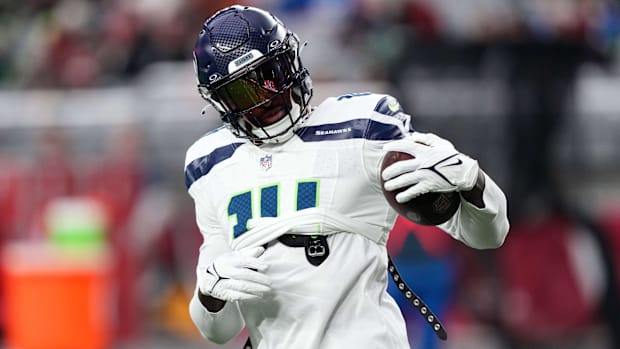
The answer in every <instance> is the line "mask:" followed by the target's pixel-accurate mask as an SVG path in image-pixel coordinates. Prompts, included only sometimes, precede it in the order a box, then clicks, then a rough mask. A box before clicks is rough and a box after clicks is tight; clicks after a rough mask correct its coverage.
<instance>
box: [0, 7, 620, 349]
mask: <svg viewBox="0 0 620 349" xmlns="http://www.w3.org/2000/svg"><path fill="white" fill-rule="evenodd" d="M234 3H236V1H228V0H208V1H205V0H136V1H121V0H24V1H0V93H1V92H3V91H15V90H23V91H29V90H33V89H49V90H63V91H64V90H71V89H76V88H107V87H118V86H125V85H130V84H131V83H132V81H133V80H134V79H135V78H139V77H140V76H141V74H142V73H143V72H144V71H145V70H146V69H148V67H149V66H150V65H152V64H154V63H159V62H179V63H180V64H182V65H186V66H190V65H191V63H190V60H191V51H192V47H193V45H194V38H195V35H196V32H197V28H199V26H200V25H201V23H202V22H203V21H204V19H205V18H207V17H208V16H209V15H211V14H213V13H214V12H215V11H216V10H218V9H220V8H222V7H225V6H228V5H232V4H234ZM243 4H247V5H256V6H259V7H263V8H266V9H268V10H271V11H272V12H274V13H275V14H277V15H278V16H279V17H281V18H282V19H283V20H284V21H285V22H286V23H287V25H288V26H289V27H291V28H292V29H293V30H294V31H296V32H298V34H299V35H300V36H301V37H302V39H304V40H308V41H309V43H310V45H309V46H308V48H307V49H306V50H307V51H305V52H304V55H306V56H305V59H306V58H307V59H306V60H305V62H306V64H307V65H308V66H309V68H310V70H311V72H312V75H313V77H314V79H315V80H317V81H318V83H319V85H320V83H321V82H325V81H334V80H344V81H348V82H353V83H354V82H355V81H364V80H378V81H385V82H387V84H388V86H390V89H391V90H392V92H393V94H394V95H396V96H397V97H399V99H400V100H401V102H402V103H403V104H404V105H405V107H406V109H407V110H408V111H409V112H410V113H411V114H413V115H414V116H415V117H414V120H415V122H416V123H415V126H416V127H419V128H420V129H421V130H426V131H433V132H438V133H441V132H445V133H446V134H448V135H449V136H450V137H449V138H450V139H454V140H455V141H456V142H465V141H468V140H469V141H471V142H472V143H475V142H480V143H479V144H478V145H477V146H476V145H475V144H474V145H469V146H466V147H465V148H468V147H469V150H471V151H473V152H474V155H475V154H476V151H477V153H478V154H482V153H485V152H489V153H492V154H493V155H494V156H495V158H492V159H502V160H503V159H508V160H505V161H503V162H500V161H498V162H495V163H490V164H486V165H483V167H484V168H487V169H490V170H491V171H498V172H499V171H501V172H503V173H506V174H507V175H506V176H505V177H504V178H505V179H504V180H502V183H500V184H501V185H502V187H504V188H505V190H506V192H507V194H508V198H509V208H510V215H509V216H510V219H511V222H512V230H511V233H510V235H509V238H508V240H507V242H506V245H505V246H504V247H502V248H501V249H499V250H498V251H494V252H484V251H471V250H468V249H466V248H464V247H463V246H461V245H459V244H457V243H456V242H454V241H453V240H451V239H450V238H449V237H447V236H446V235H445V234H441V233H440V232H438V231H437V229H436V228H429V227H421V226H416V225H413V224H411V223H409V222H406V221H405V220H403V219H399V221H398V222H397V225H396V227H395V229H394V231H393V233H392V238H391V239H390V242H389V245H388V248H389V251H390V253H391V255H392V256H393V257H395V261H396V263H397V265H399V266H401V268H400V269H401V272H402V274H403V275H404V276H405V277H406V279H407V280H412V281H411V283H412V285H411V286H413V288H414V289H416V290H417V291H418V292H419V293H420V295H421V296H422V298H423V299H425V300H426V301H427V302H428V303H429V305H430V306H431V308H433V309H434V310H435V311H436V312H437V313H438V315H439V316H440V318H442V319H443V320H444V322H446V325H447V327H448V331H449V332H450V330H451V329H452V332H450V334H451V335H454V337H455V338H457V339H458V341H459V342H458V343H460V344H463V345H465V346H464V347H467V346H466V345H467V340H468V339H470V340H472V343H474V344H471V346H470V347H476V348H479V347H489V348H510V349H513V348H515V349H517V348H559V347H561V348H586V347H587V348H618V347H620V301H619V299H620V291H619V289H620V281H619V280H620V257H618V251H620V219H619V218H618V217H620V209H612V210H610V211H609V212H607V211H606V212H596V214H595V215H591V214H586V213H585V212H582V211H580V210H579V209H578V207H576V206H574V205H573V204H574V203H573V202H570V201H569V200H567V199H566V197H565V196H564V192H565V191H566V189H567V188H566V187H563V186H562V185H561V183H559V182H558V181H557V177H558V176H557V175H558V173H557V172H558V171H557V170H558V167H557V166H556V165H557V164H556V161H555V159H554V157H555V156H556V155H557V152H554V146H555V145H556V143H555V140H556V139H557V138H558V137H559V134H558V132H559V131H560V130H561V129H562V126H563V125H566V124H570V123H571V122H574V117H575V115H573V114H574V110H573V107H574V105H573V103H574V96H575V84H576V81H577V80H578V77H579V74H580V71H581V69H582V68H583V67H584V66H585V65H591V64H593V65H596V66H597V67H599V68H600V69H601V70H603V71H606V72H608V73H609V74H610V75H613V76H616V77H617V76H619V75H620V70H619V69H618V68H619V65H618V57H617V53H618V52H619V50H620V46H619V43H620V3H619V2H618V1H614V0H545V1H538V0H465V1H451V0H387V1H385V0H252V1H245V2H243ZM326 61H329V62H330V64H326V63H325V62H326ZM190 69H191V68H190ZM489 76H491V77H492V78H493V79H497V80H500V81H501V83H502V86H506V91H507V93H506V95H507V97H506V98H505V99H502V100H501V103H503V106H504V108H505V109H504V111H502V113H501V115H494V116H493V120H491V121H484V122H487V123H488V124H487V125H494V129H493V131H496V133H497V134H499V135H500V136H499V138H501V139H500V143H498V144H495V146H497V147H498V148H501V149H487V148H485V146H484V143H482V142H484V141H485V139H488V138H489V137H490V136H491V133H493V132H492V131H491V130H490V129H485V131H489V132H482V133H481V132H480V130H481V129H484V128H481V127H480V125H485V124H482V122H483V121H475V122H471V120H477V118H478V116H479V115H457V114H458V111H457V114H455V115H450V116H454V118H452V119H450V118H438V119H436V120H435V119H433V118H430V117H428V115H424V113H423V112H421V109H418V108H420V106H419V105H418V104H416V102H426V103H436V104H449V103H448V102H446V98H445V97H446V96H445V94H444V92H445V93H447V92H449V91H439V92H437V93H432V94H430V95H427V96H428V97H429V99H430V101H427V100H414V99H412V98H409V97H411V96H412V95H413V96H417V95H416V94H415V93H413V92H415V91H417V90H418V89H419V88H420V86H419V85H418V82H419V81H423V82H427V81H429V80H432V81H442V80H444V79H445V80H449V81H452V80H453V79H455V78H457V79H460V78H467V79H470V80H476V79H478V80H484V79H486V78H488V77H489ZM470 80H468V81H470ZM352 92H357V91H352ZM459 92H461V91H459ZM197 98H198V97H197ZM314 102H315V103H318V102H319V101H318V100H315V101H314ZM478 103H480V104H484V103H488V101H485V100H480V101H476V103H475V105H478ZM421 104H423V103H421ZM0 108H1V106H0ZM457 108H458V107H457ZM196 114H198V113H196ZM463 114H465V113H464V112H463ZM85 116H88V113H85ZM616 116H617V115H616ZM498 120H499V121H498ZM616 125H617V123H616ZM149 126H153V125H131V127H127V128H124V127H120V128H119V127H116V126H109V127H106V128H105V130H100V129H90V130H88V131H87V134H89V135H90V136H88V137H91V136H92V138H89V139H86V140H85V139H83V138H80V137H72V136H74V135H75V134H77V133H83V134H86V133H84V131H83V130H78V129H76V128H62V127H56V128H54V127H53V128H50V129H39V128H34V129H32V130H24V129H11V128H6V129H0V146H2V145H9V144H20V145H21V144H23V143H24V142H25V141H24V140H27V142H30V143H33V145H31V148H32V151H30V152H24V151H18V152H16V151H14V150H15V149H14V148H13V149H12V151H10V150H9V149H8V147H7V148H4V149H3V148H1V147H0V242H1V243H6V242H8V241H9V240H13V239H25V240H38V239H43V238H45V235H46V234H48V233H49V232H47V231H46V226H45V224H44V223H45V221H44V220H45V215H44V213H45V212H46V208H47V207H48V206H49V205H50V203H53V202H54V201H55V200H56V199H59V198H63V197H88V198H94V199H95V200H97V202H99V203H101V204H102V206H103V207H104V210H105V212H106V215H107V217H108V218H107V219H108V221H107V227H106V230H107V235H108V236H107V240H109V243H110V245H111V246H112V247H113V249H114V251H115V258H116V263H115V273H114V274H115V281H116V283H117V285H118V290H117V291H118V300H117V302H118V304H116V306H117V310H116V316H117V321H116V331H117V332H116V334H115V336H116V338H119V339H120V340H127V339H129V338H134V337H135V336H139V335H140V334H141V333H143V331H145V330H146V327H148V326H150V325H152V324H153V323H156V324H157V326H159V328H165V330H166V331H167V332H168V333H172V334H174V335H175V336H179V337H183V338H191V339H192V340H193V339H195V338H196V335H197V333H196V331H194V330H193V327H192V325H191V324H190V323H189V319H188V318H187V311H186V310H187V304H186V302H187V299H188V294H189V293H190V292H191V287H193V284H192V282H193V274H192V273H193V269H192V268H193V263H194V258H196V256H197V252H198V251H197V247H198V244H199V243H200V235H199V234H198V231H197V230H196V229H197V228H196V227H195V224H194V217H193V211H192V207H191V202H189V198H188V197H186V196H184V195H185V193H182V191H183V188H182V178H181V172H180V168H181V167H182V164H180V163H173V164H171V163H169V162H167V161H164V160H162V158H160V157H158V156H161V154H159V153H157V152H154V151H153V149H158V148H159V147H161V145H158V144H159V142H163V140H162V139H161V138H158V137H156V136H153V133H152V131H147V130H146V129H147V128H148V127H149ZM166 131H167V132H169V133H170V134H173V133H174V132H175V131H176V133H174V135H175V137H180V138H183V137H184V136H183V135H180V134H181V133H183V132H185V131H186V130H183V129H182V126H179V127H176V128H175V129H170V130H166ZM182 131H183V132H182ZM192 131H193V132H198V131H199V130H196V129H195V127H194V129H193V130H192ZM149 132H151V133H149ZM469 133H471V134H473V136H469V135H468V134H469ZM26 134H27V135H28V136H27V137H24V135H26ZM102 134H105V135H106V136H105V137H107V138H105V140H102V139H101V137H102ZM185 134H187V132H186V133H185ZM76 140H77V141H76ZM190 141H191V140H189V139H188V140H187V142H190ZM20 142H21V143H20ZM92 143H97V145H96V146H94V145H93V144H92ZM177 144H178V143H177ZM459 149H460V146H459ZM184 150H185V149H176V148H175V149H174V151H177V152H178V154H174V157H175V158H178V161H179V162H182V157H183V155H184V154H183V152H184ZM169 151H170V149H169ZM25 154H26V155H25ZM476 157H477V158H478V156H476ZM481 158H483V159H484V156H482V157H481ZM499 167H501V168H499ZM561 169H562V168H561ZM610 169H611V170H613V171H612V172H611V173H612V175H614V174H619V173H620V168H617V169H612V168H611V166H610V167H606V170H610ZM575 171H579V170H575ZM580 171H582V174H584V173H587V171H588V170H587V169H580ZM616 171H617V172H616ZM493 177H496V176H493ZM500 178H502V177H501V176H500ZM171 183H172V184H171ZM613 183H617V182H613ZM612 185H613V184H612ZM162 189H163V192H162ZM618 204H619V205H620V202H619V203H618ZM390 291H391V292H393V293H394V295H395V297H396V298H397V299H398V301H399V303H400V304H401V305H402V306H403V313H404V314H405V316H406V317H407V318H408V323H409V324H410V327H411V328H410V331H411V333H412V335H411V338H412V341H413V345H414V347H415V348H416V349H433V348H439V347H442V346H441V345H440V343H439V342H438V341H437V340H436V338H435V337H434V336H433V333H432V332H431V331H429V330H428V329H427V327H426V326H425V325H424V324H423V321H421V320H420V319H418V315H417V314H416V313H415V312H413V311H411V310H412V308H411V309H410V308H409V305H407V304H406V302H405V300H403V299H401V298H399V297H400V295H399V294H398V292H397V290H394V289H393V285H391V286H390ZM0 300H1V295H0ZM1 307H2V304H1V302H0V308H1ZM8 321H11V319H2V322H1V323H2V324H6V322H8ZM0 327H1V326H0ZM472 337H477V342H473V339H471V338H472ZM458 343H456V344H450V341H449V342H448V344H446V348H451V347H458ZM481 343H484V344H485V345H482V346H479V345H480V344H481Z"/></svg>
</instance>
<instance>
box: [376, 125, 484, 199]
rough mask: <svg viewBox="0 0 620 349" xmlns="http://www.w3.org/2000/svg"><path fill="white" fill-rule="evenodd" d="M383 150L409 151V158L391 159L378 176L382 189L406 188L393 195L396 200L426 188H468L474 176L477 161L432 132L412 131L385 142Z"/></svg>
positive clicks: (451, 189) (434, 190)
mask: <svg viewBox="0 0 620 349" xmlns="http://www.w3.org/2000/svg"><path fill="white" fill-rule="evenodd" d="M383 150H384V151H386V152H388V151H400V152H404V153H408V154H410V155H413V156H414V157H415V158H414V159H411V160H403V161H398V162H395V163H394V164H392V165H390V166H388V167H387V168H386V169H385V170H383V173H382V174H381V176H382V177H383V179H384V180H386V182H385V184H384V187H385V190H388V191H393V190H396V189H401V188H407V187H408V188H407V189H405V190H403V191H402V192H400V193H398V194H397V195H396V201H397V202H399V203H404V202H407V201H409V200H411V199H413V198H415V197H417V196H419V195H421V194H424V193H428V192H450V191H467V190H471V189H472V188H473V187H474V185H475V184H476V180H477V178H478V170H479V167H478V162H477V161H476V160H474V159H472V158H470V157H469V156H467V155H464V154H461V153H459V152H458V151H457V150H456V149H454V146H453V145H452V143H450V142H449V141H447V140H445V139H443V138H440V137H438V136H436V135H434V134H432V133H419V132H414V133H413V134H411V135H410V136H408V137H406V138H403V139H399V140H397V141H393V142H390V143H387V144H385V145H384V146H383Z"/></svg>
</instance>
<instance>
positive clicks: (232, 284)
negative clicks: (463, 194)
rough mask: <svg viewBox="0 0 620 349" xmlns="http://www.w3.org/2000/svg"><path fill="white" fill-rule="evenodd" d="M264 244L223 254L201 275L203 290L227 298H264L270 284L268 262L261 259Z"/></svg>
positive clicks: (199, 283) (226, 299)
mask: <svg viewBox="0 0 620 349" xmlns="http://www.w3.org/2000/svg"><path fill="white" fill-rule="evenodd" d="M264 251H265V249H264V248H263V247H260V246H259V247H252V248H246V249H241V250H239V251H231V252H229V253H226V254H223V255H221V256H219V257H217V258H215V260H214V261H213V263H211V265H210V266H208V267H207V270H206V272H205V273H202V275H199V276H198V289H199V291H200V293H202V294H204V295H208V296H211V297H214V298H217V299H221V300H223V301H238V300H247V299H253V298H260V297H261V296H263V295H264V294H265V293H266V292H268V291H269V290H270V289H271V287H270V284H271V282H270V280H269V278H268V277H267V276H266V275H265V274H264V273H263V272H264V271H265V270H266V269H267V265H266V264H265V263H263V262H261V261H259V259H258V257H259V256H260V255H261V254H263V252H264Z"/></svg>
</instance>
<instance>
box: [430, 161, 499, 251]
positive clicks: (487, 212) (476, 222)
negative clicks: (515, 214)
mask: <svg viewBox="0 0 620 349" xmlns="http://www.w3.org/2000/svg"><path fill="white" fill-rule="evenodd" d="M481 173H482V174H483V176H484V189H483V191H482V203H483V205H482V208H480V207H478V206H479V205H477V204H476V201H477V203H478V204H479V203H480V202H479V200H480V197H476V195H475V193H471V194H474V195H473V198H472V197H470V198H465V200H463V202H462V203H461V207H460V209H459V211H458V212H457V214H455V216H454V217H452V218H451V219H450V220H449V221H447V222H446V223H444V224H442V225H441V226H440V228H442V229H443V230H445V231H446V232H447V233H448V234H450V235H452V236H453V237H454V238H456V239H458V240H460V241H462V242H464V243H465V244H466V245H468V246H470V247H473V248H478V249H490V248H497V247H499V246H501V245H502V244H503V243H504V240H505V239H506V235H507V234H508V229H509V227H510V224H509V222H508V217H507V214H506V213H507V204H506V196H505V195H504V193H503V192H502V190H501V189H500V188H499V186H497V184H495V182H494V181H493V180H492V179H491V178H490V177H489V176H487V175H486V174H484V173H483V172H482V171H481ZM474 190H477V189H474ZM465 196H467V194H466V195H465ZM465 196H464V197H465ZM471 200H473V201H474V202H472V201H471Z"/></svg>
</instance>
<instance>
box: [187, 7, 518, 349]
mask: <svg viewBox="0 0 620 349" xmlns="http://www.w3.org/2000/svg"><path fill="white" fill-rule="evenodd" d="M301 47H302V44H301V43H300V41H299V39H298V37H297V35H296V34H295V33H293V32H291V31H290V30H289V29H288V28H287V27H286V26H285V25H284V24H283V23H282V22H281V21H280V20H279V19H277V18H276V17H274V16H273V15H272V14H270V13H268V12H266V11H263V10H260V9H257V8H253V7H247V6H232V7H228V8H225V9H223V10H221V11H219V12H218V13H216V14H215V15H213V16H212V17H210V18H209V19H207V20H206V22H205V23H204V25H203V27H202V30H201V31H200V33H199V35H198V39H197V42H196V46H195V49H194V61H195V69H196V75H197V79H198V91H199V93H200V95H201V96H202V97H203V98H204V99H205V100H206V101H207V102H208V103H209V105H210V106H212V107H214V108H215V109H216V110H217V111H218V112H219V114H220V116H221V119H222V121H223V124H224V125H223V126H222V127H220V128H217V129H215V130H213V131H212V132H210V133H208V134H206V135H204V136H203V137H202V138H200V139H198V140H197V141H196V142H195V143H194V144H193V145H192V146H191V147H190V148H189V149H188V151H187V157H186V161H185V178H186V186H187V188H188V191H189V194H190V195H191V197H192V198H193V200H194V202H195V209H196V221H197V224H198V227H199V228H200V231H201V233H202V235H203V238H204V242H203V244H202V245H201V246H200V255H199V260H198V265H197V268H196V277H197V282H196V290H195V294H194V296H193V298H192V300H191V302H190V306H189V311H190V315H191V318H192V320H193V321H194V323H195V325H196V326H197V328H198V329H199V331H200V332H201V334H202V335H203V336H204V337H205V338H207V339H209V340H210V341H212V342H215V343H225V342H228V341H229V340H231V339H232V338H234V337H235V336H237V335H238V334H239V333H240V331H241V330H242V329H243V328H244V326H245V327H246V328H247V330H248V333H249V336H250V339H251V343H252V345H253V347H254V348H261V349H268V348H295V349H304V348H317V349H318V348H320V349H330V348H334V349H336V348H337V349H342V348H392V349H397V348H402V349H404V348H409V344H408V343H409V342H408V340H407V333H406V328H405V323H404V320H403V317H402V315H401V312H400V310H399V309H398V307H397V305H396V303H395V301H394V300H393V299H392V298H391V297H390V296H389V295H388V293H387V292H386V287H387V282H388V278H387V273H386V267H387V264H388V255H387V252H386V246H385V244H386V241H387V239H388V233H389V231H390V230H391V228H392V226H393V224H394V222H395V220H396V213H395V211H394V210H393V209H392V208H391V207H390V206H389V205H388V203H387V201H386V200H385V197H384V196H383V194H382V190H381V184H380V176H383V178H384V179H386V180H387V181H386V182H385V187H386V189H388V190H395V189H399V188H404V189H405V190H403V191H402V193H401V194H399V196H397V200H398V201H399V202H406V201H407V200H410V199H411V198H414V197H416V196H418V195H420V194H422V193H425V192H429V191H444V192H445V191H458V192H460V196H461V204H460V207H459V209H458V211H457V212H456V213H455V214H454V216H453V217H451V218H450V219H449V220H448V221H447V222H445V223H443V224H441V225H440V228H442V229H443V230H445V232H446V233H448V234H450V235H451V236H452V237H453V238H455V239H458V240H460V241H462V242H464V243H465V244H467V245H469V246H471V247H474V248H481V249H483V248H496V247H499V246H500V245H501V244H502V243H503V241H504V238H505V237H506V234H507V232H508V227H509V224H508V219H507V216H506V198H505V196H504V194H503V192H502V190H501V189H500V188H499V187H498V186H497V185H496V184H495V183H494V182H493V180H492V179H491V178H489V177H488V176H487V175H486V174H485V173H484V172H483V171H482V170H480V168H479V166H478V163H477V161H475V160H473V159H472V158H470V157H468V156H466V155H464V154H462V153H460V152H458V151H456V150H455V149H454V147H453V146H452V144H451V143H450V142H448V141H447V140H444V139H442V138H440V137H438V136H435V135H433V134H424V133H418V132H415V131H413V129H412V127H411V120H410V116H409V115H407V114H405V113H404V112H403V110H402V108H401V107H400V105H399V103H398V102H397V101H396V100H395V99H394V98H392V97H391V96H388V95H381V94H373V93H357V94H349V95H343V96H339V97H333V98H328V99H326V100H325V101H323V102H322V103H320V104H319V105H318V106H316V107H312V106H311V104H310V99H311V97H312V83H311V80H310V75H309V73H308V71H307V69H306V68H305V67H304V65H303V64H302V60H301V59H300V55H299V53H300V49H301ZM388 150H397V151H403V152H408V153H410V154H412V155H414V156H415V159H413V160H407V161H401V162H398V163H396V164H394V165H392V166H390V167H388V168H387V169H385V170H384V171H383V173H379V172H380V171H379V168H380V163H381V159H382V157H383V155H384V154H385V152H386V151H388ZM447 157H450V159H451V160H454V161H449V163H445V164H443V165H442V166H441V167H439V166H435V164H436V163H438V162H440V161H442V160H443V159H445V158H447ZM438 167H439V168H438ZM423 168H432V169H433V170H425V169H423Z"/></svg>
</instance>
